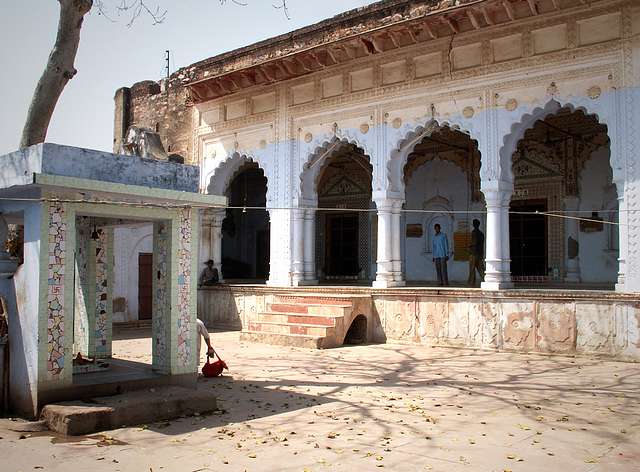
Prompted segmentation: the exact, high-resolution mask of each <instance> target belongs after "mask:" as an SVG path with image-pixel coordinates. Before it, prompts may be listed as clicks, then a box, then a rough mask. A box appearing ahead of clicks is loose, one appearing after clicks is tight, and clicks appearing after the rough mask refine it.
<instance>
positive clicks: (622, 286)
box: [616, 181, 629, 292]
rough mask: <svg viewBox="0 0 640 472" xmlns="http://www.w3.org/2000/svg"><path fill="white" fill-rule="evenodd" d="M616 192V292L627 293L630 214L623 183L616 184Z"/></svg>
mask: <svg viewBox="0 0 640 472" xmlns="http://www.w3.org/2000/svg"><path fill="white" fill-rule="evenodd" d="M616 190H617V192H618V280H617V282H616V292H625V291H626V270H627V267H626V264H627V254H628V234H629V233H628V231H629V228H628V226H627V225H628V224H629V214H628V213H627V201H626V199H625V193H624V192H625V187H624V182H623V181H618V182H616Z"/></svg>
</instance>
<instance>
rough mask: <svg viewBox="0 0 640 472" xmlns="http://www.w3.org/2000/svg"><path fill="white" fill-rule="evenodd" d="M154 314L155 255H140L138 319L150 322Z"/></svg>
mask: <svg viewBox="0 0 640 472" xmlns="http://www.w3.org/2000/svg"><path fill="white" fill-rule="evenodd" d="M152 313H153V254H149V253H143V252H141V253H140V254H138V319H139V320H150V319H151V316H152Z"/></svg>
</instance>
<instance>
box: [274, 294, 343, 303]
mask: <svg viewBox="0 0 640 472" xmlns="http://www.w3.org/2000/svg"><path fill="white" fill-rule="evenodd" d="M275 299H276V300H277V303H285V304H302V305H322V306H351V305H352V302H351V300H350V299H348V298H338V297H317V296H315V297H314V296H304V295H275Z"/></svg>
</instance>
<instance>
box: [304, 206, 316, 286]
mask: <svg viewBox="0 0 640 472" xmlns="http://www.w3.org/2000/svg"><path fill="white" fill-rule="evenodd" d="M304 282H305V284H307V285H315V284H317V283H318V278H317V276H316V211H315V210H306V211H305V213H304Z"/></svg>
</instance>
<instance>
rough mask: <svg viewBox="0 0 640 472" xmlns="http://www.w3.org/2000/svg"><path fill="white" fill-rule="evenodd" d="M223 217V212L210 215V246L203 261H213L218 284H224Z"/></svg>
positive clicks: (217, 211)
mask: <svg viewBox="0 0 640 472" xmlns="http://www.w3.org/2000/svg"><path fill="white" fill-rule="evenodd" d="M225 216H226V214H225V211H224V210H215V211H214V212H213V214H212V215H211V229H210V238H209V241H210V242H211V246H210V247H209V258H207V259H205V260H208V259H213V267H214V268H216V269H218V277H219V281H220V283H222V282H224V274H223V273H222V222H223V221H224V218H225Z"/></svg>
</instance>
